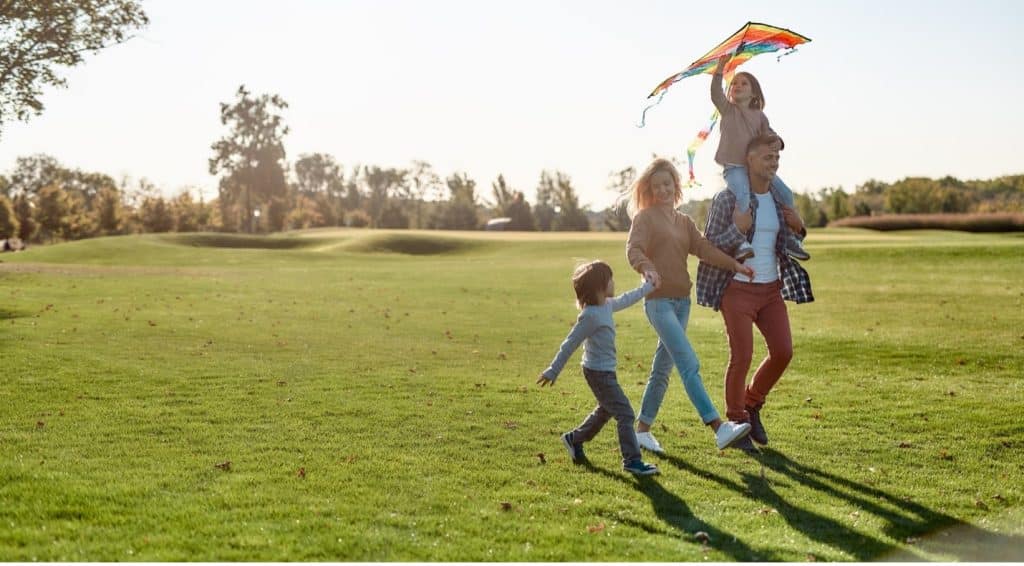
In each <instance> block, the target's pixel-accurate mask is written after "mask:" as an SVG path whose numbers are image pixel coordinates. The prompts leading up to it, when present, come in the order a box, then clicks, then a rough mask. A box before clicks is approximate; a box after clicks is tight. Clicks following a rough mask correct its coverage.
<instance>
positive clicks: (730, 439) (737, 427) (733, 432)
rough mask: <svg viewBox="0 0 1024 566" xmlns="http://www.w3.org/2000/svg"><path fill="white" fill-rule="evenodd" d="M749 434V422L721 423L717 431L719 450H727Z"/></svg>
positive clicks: (716, 437) (716, 439)
mask: <svg viewBox="0 0 1024 566" xmlns="http://www.w3.org/2000/svg"><path fill="white" fill-rule="evenodd" d="M748 434H750V424H749V423H734V422H732V421H725V422H724V423H722V424H721V425H719V427H718V430H717V431H716V432H715V445H716V446H718V449H719V450H725V449H726V448H728V447H730V446H732V445H733V443H735V442H736V441H737V440H739V439H741V438H743V437H744V436H746V435H748Z"/></svg>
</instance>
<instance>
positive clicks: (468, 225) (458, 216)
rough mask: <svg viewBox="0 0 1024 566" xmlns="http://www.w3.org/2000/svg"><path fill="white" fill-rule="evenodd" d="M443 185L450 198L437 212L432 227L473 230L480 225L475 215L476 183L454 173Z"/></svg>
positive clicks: (463, 175) (465, 176)
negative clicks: (446, 186) (446, 188)
mask: <svg viewBox="0 0 1024 566" xmlns="http://www.w3.org/2000/svg"><path fill="white" fill-rule="evenodd" d="M445 183H446V184H447V185H448V192H449V193H450V195H451V198H450V199H449V200H448V202H446V203H444V204H443V205H442V206H441V208H440V209H439V210H438V212H437V214H436V216H435V217H434V222H433V225H434V226H435V227H437V228H440V229H442V230H475V229H476V228H477V226H479V224H480V219H479V218H478V217H477V214H476V181H474V180H473V179H470V178H469V176H468V175H466V174H465V173H454V174H452V175H451V176H449V177H448V178H447V179H446V180H445Z"/></svg>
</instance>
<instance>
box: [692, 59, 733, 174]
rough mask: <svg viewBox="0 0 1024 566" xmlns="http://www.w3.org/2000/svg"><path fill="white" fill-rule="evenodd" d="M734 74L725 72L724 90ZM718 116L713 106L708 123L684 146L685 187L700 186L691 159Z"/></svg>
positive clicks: (712, 128)
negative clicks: (687, 177) (685, 162)
mask: <svg viewBox="0 0 1024 566" xmlns="http://www.w3.org/2000/svg"><path fill="white" fill-rule="evenodd" d="M734 74H735V70H732V71H728V72H726V74H725V77H723V78H724V79H725V85H724V87H723V88H724V90H725V91H726V92H728V91H729V84H730V83H732V78H733V75H734ZM719 116H721V114H719V113H718V109H717V108H715V111H714V112H712V113H711V118H710V119H709V120H708V125H707V126H705V127H704V128H703V129H702V130H701V131H699V132H697V137H695V138H693V141H691V142H690V145H688V146H687V147H686V161H687V162H688V165H689V170H690V171H689V172H690V180H689V181H687V182H686V186H687V187H699V186H701V185H700V183H699V182H698V181H697V177H696V175H694V173H693V159H694V157H696V155H697V150H698V149H699V148H700V146H702V145H704V142H706V141H707V139H708V136H710V135H711V132H712V131H713V130H714V129H715V124H717V123H718V118H719Z"/></svg>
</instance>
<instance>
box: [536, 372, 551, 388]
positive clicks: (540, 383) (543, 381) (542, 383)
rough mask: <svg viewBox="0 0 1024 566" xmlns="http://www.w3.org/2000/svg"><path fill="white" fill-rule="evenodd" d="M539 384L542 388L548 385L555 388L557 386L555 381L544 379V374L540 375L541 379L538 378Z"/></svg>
mask: <svg viewBox="0 0 1024 566" xmlns="http://www.w3.org/2000/svg"><path fill="white" fill-rule="evenodd" d="M537 383H538V384H539V385H540V386H541V387H544V386H546V385H550V386H552V387H554V385H555V380H553V379H548V378H546V377H544V374H543V373H542V374H540V377H538V378H537Z"/></svg>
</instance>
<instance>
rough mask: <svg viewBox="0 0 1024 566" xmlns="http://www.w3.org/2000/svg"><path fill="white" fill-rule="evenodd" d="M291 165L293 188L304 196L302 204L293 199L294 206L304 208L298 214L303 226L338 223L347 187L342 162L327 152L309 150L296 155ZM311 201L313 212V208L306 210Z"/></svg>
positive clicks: (289, 222) (290, 221)
mask: <svg viewBox="0 0 1024 566" xmlns="http://www.w3.org/2000/svg"><path fill="white" fill-rule="evenodd" d="M293 168H294V170H295V179H296V183H295V185H296V190H297V192H298V193H299V194H300V195H302V196H304V197H306V201H303V202H302V203H301V204H300V203H299V202H298V201H296V203H295V205H294V206H293V208H298V209H301V210H302V211H303V212H301V213H300V214H299V217H301V218H302V220H301V222H300V224H303V225H305V226H304V227H306V228H310V227H315V226H337V225H339V224H340V223H341V222H340V220H341V217H342V210H343V209H344V202H343V198H344V196H345V189H346V187H345V173H344V169H343V168H342V167H341V165H339V164H338V163H337V162H335V161H334V158H333V157H331V156H330V155H327V154H324V153H308V154H304V155H302V156H301V157H299V160H298V161H296V162H295V165H294V166H293ZM310 204H312V205H313V208H314V209H315V213H314V210H311V209H308V206H309V205H310ZM289 216H290V213H289ZM293 220H294V219H293ZM310 223H312V224H310ZM292 224H293V221H292V220H289V221H288V225H289V226H291V225H292Z"/></svg>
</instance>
